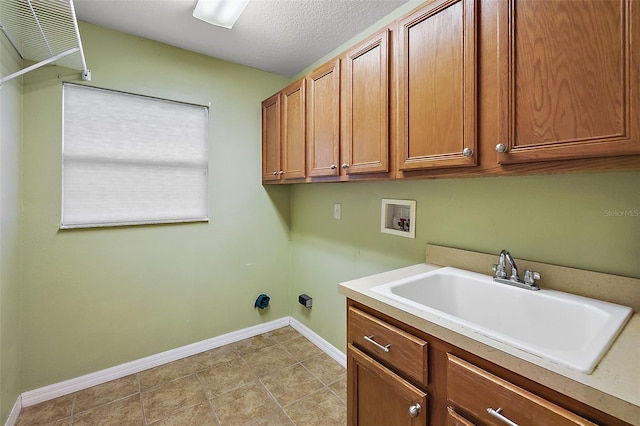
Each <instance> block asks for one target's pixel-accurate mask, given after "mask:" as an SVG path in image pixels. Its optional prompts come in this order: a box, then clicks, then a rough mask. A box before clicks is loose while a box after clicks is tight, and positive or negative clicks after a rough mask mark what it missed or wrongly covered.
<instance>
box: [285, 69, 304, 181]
mask: <svg viewBox="0 0 640 426" xmlns="http://www.w3.org/2000/svg"><path fill="white" fill-rule="evenodd" d="M305 83H306V82H305V80H304V79H302V80H299V81H297V82H295V83H293V84H291V85H290V86H288V87H287V88H285V89H284V90H282V92H281V93H282V97H281V102H282V129H281V132H282V133H281V135H280V137H281V161H282V171H283V172H284V173H283V174H282V177H283V179H285V180H286V179H299V178H304V177H305V176H306V154H307V152H306V148H307V143H306V139H307V134H306V120H307V116H306V114H305V111H306V93H305V88H306V84H305Z"/></svg>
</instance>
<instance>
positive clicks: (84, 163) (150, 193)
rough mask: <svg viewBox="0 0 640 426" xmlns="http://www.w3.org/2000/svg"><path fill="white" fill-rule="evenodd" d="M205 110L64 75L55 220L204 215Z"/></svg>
mask: <svg viewBox="0 0 640 426" xmlns="http://www.w3.org/2000/svg"><path fill="white" fill-rule="evenodd" d="M208 114H209V110H208V108H207V107H203V106H197V105H190V104H184V103H179V102H172V101H167V100H161V99H155V98H149V97H145V96H139V95H132V94H128V93H121V92H114V91H110V90H104V89H96V88H92V87H87V86H80V85H74V84H68V83H65V84H64V85H63V120H62V121H63V138H62V223H61V227H62V228H82V227H97V226H119V225H132V224H149V223H170V222H193V221H207V220H208V217H209V213H208V210H209V202H208V185H207V184H208V176H207V175H208V143H207V141H208Z"/></svg>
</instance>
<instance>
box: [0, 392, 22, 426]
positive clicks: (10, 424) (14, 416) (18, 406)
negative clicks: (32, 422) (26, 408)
mask: <svg viewBox="0 0 640 426" xmlns="http://www.w3.org/2000/svg"><path fill="white" fill-rule="evenodd" d="M21 410H22V397H21V396H20V395H18V398H17V399H16V403H15V404H13V408H12V409H11V413H9V418H8V419H7V421H6V423H5V424H4V425H5V426H15V424H16V422H17V421H18V416H19V415H20V411H21Z"/></svg>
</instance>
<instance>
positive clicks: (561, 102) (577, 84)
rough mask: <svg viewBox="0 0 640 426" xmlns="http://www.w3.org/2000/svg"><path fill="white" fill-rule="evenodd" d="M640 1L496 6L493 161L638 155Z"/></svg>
mask: <svg viewBox="0 0 640 426" xmlns="http://www.w3.org/2000/svg"><path fill="white" fill-rule="evenodd" d="M638 46H640V2H638V1H635V0H598V1H573V0H556V1H524V0H510V1H502V2H500V3H499V5H498V61H499V73H500V95H499V103H500V111H499V113H500V115H499V120H500V138H499V140H498V141H496V143H497V144H502V145H503V147H502V146H501V147H496V151H502V150H504V149H506V152H504V153H498V161H499V163H501V164H504V163H518V162H530V161H545V160H562V159H576V158H588V157H607V156H616V155H626V154H637V153H640V132H639V122H640V119H639V118H638V114H639V113H640V87H639V84H640V82H639V73H640V71H639V69H640V48H639V47H638Z"/></svg>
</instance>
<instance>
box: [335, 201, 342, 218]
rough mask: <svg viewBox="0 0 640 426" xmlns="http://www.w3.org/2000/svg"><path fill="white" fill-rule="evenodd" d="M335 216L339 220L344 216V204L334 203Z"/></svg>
mask: <svg viewBox="0 0 640 426" xmlns="http://www.w3.org/2000/svg"><path fill="white" fill-rule="evenodd" d="M333 218H334V219H338V220H339V219H341V218H342V204H338V203H336V204H334V205H333Z"/></svg>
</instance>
